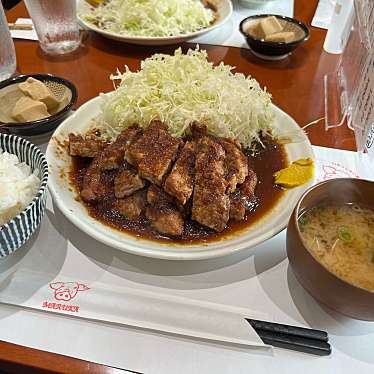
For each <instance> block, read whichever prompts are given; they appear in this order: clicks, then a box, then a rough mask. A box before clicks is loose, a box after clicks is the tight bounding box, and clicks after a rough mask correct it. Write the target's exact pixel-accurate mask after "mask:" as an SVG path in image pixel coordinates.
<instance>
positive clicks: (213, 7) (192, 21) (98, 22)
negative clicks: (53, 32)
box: [77, 0, 232, 45]
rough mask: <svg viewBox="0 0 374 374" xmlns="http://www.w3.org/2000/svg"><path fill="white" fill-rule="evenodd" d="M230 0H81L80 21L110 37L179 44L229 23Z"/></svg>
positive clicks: (145, 43)
mask: <svg viewBox="0 0 374 374" xmlns="http://www.w3.org/2000/svg"><path fill="white" fill-rule="evenodd" d="M231 14H232V3H231V1H230V0H183V1H181V0H142V1H138V0H106V1H103V2H102V4H100V5H99V6H95V7H93V6H91V5H90V4H89V3H88V2H87V1H86V0H77V15H78V19H79V21H80V23H81V24H82V25H83V26H84V27H86V28H87V29H89V30H92V31H95V32H97V33H99V34H101V35H103V36H105V37H107V38H109V39H114V40H119V41H122V42H126V43H131V44H140V45H167V44H177V43H181V42H184V41H187V40H189V39H193V38H196V37H198V36H200V35H203V34H205V33H207V32H209V31H211V30H213V29H215V28H217V27H219V26H221V25H222V24H223V23H224V22H226V21H227V20H228V19H229V18H230V16H231Z"/></svg>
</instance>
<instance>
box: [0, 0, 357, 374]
mask: <svg viewBox="0 0 374 374" xmlns="http://www.w3.org/2000/svg"><path fill="white" fill-rule="evenodd" d="M317 2H318V1H317V0H311V1H302V0H295V17H296V18H298V19H300V20H301V21H303V22H305V23H306V24H307V25H310V23H311V20H312V17H313V14H314V12H315V8H316V4H317ZM7 16H8V21H9V22H14V21H15V20H16V18H18V17H25V16H26V17H27V12H26V10H25V7H24V5H23V3H20V4H18V5H17V6H16V7H15V8H13V9H12V10H11V11H10V12H9V13H7ZM310 30H311V37H310V40H309V41H308V42H307V43H305V44H304V45H303V46H302V47H300V48H298V49H297V50H296V51H295V52H294V53H293V54H292V55H291V56H290V57H289V58H287V59H285V60H283V61H281V62H264V61H262V60H259V59H257V58H256V57H254V56H253V55H251V53H250V51H248V50H246V49H240V48H230V47H220V46H211V45H201V48H202V49H206V50H207V51H208V54H209V59H210V60H211V61H213V62H215V63H218V62H220V61H224V62H225V63H226V64H230V65H233V66H236V71H238V72H242V73H245V74H247V75H248V74H250V75H251V76H253V77H254V78H256V79H257V80H258V81H259V82H260V84H261V85H262V86H266V87H267V88H268V90H269V91H270V92H271V93H272V95H273V101H274V103H275V104H276V105H278V106H279V107H280V108H281V109H283V110H284V111H286V112H287V113H289V114H290V115H291V116H292V117H293V118H294V119H295V120H296V121H297V122H298V123H299V124H300V126H304V125H306V124H308V123H310V122H312V121H315V120H317V119H319V118H322V117H323V116H324V91H323V78H324V75H325V74H326V73H329V72H331V71H334V70H335V69H336V66H337V63H338V57H337V56H333V55H329V54H327V53H325V52H324V51H323V41H324V38H325V31H323V30H320V29H316V28H313V27H311V28H310ZM15 45H16V51H17V63H18V64H17V70H18V72H19V73H22V74H28V73H39V72H41V73H52V74H56V75H60V76H62V77H65V78H67V79H69V80H71V81H72V82H73V83H74V84H75V85H76V87H77V89H78V95H79V97H78V102H77V106H80V105H81V104H83V103H84V102H86V101H87V100H89V99H91V98H93V97H95V96H97V95H98V94H99V93H100V92H107V91H110V90H111V89H112V83H111V81H110V80H109V75H110V74H111V73H113V72H114V71H115V70H116V68H120V69H123V67H124V65H128V66H129V68H130V69H132V70H134V69H138V68H139V66H140V61H141V60H142V59H144V58H145V57H148V56H150V55H152V54H153V53H154V52H156V51H158V52H165V53H171V52H172V51H173V50H174V49H175V48H176V46H171V47H162V48H158V49H156V48H151V47H140V46H131V45H126V44H121V43H118V42H114V41H110V40H107V39H104V38H102V37H101V36H99V35H95V34H93V33H87V35H86V38H85V41H84V46H83V48H81V49H80V50H79V51H77V52H76V53H74V54H73V55H71V56H69V57H56V58H55V57H49V56H46V55H45V54H43V52H42V51H41V49H40V48H39V46H38V43H36V42H32V41H26V40H16V42H15ZM189 47H192V48H193V47H194V46H193V45H191V44H183V45H182V48H183V50H186V49H188V48H189ZM307 132H308V135H309V137H310V140H311V142H312V143H313V144H315V145H320V146H328V147H334V148H341V149H350V150H352V149H355V141H354V134H353V132H352V131H350V130H349V129H347V127H345V126H344V127H341V128H337V129H332V130H330V131H329V132H325V130H324V121H320V122H319V123H318V124H315V125H312V126H310V127H309V128H308V129H307ZM0 338H1V335H0ZM0 370H6V371H11V372H20V373H21V372H22V373H23V372H27V373H31V372H56V373H75V372H80V373H85V372H90V373H112V372H116V371H117V369H113V368H110V367H105V366H101V365H97V364H92V363H89V362H86V361H81V360H77V359H72V358H69V357H64V356H60V355H56V354H52V353H46V352H42V351H38V350H34V349H30V348H25V347H22V346H17V345H14V344H9V343H5V342H0Z"/></svg>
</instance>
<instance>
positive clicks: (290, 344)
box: [256, 330, 331, 356]
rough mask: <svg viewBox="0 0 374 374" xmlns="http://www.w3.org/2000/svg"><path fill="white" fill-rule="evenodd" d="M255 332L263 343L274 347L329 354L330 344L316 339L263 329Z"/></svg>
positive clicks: (319, 354)
mask: <svg viewBox="0 0 374 374" xmlns="http://www.w3.org/2000/svg"><path fill="white" fill-rule="evenodd" d="M256 332H257V334H258V335H259V337H260V338H261V340H262V341H263V342H264V343H265V344H269V345H272V346H274V347H279V348H286V349H291V350H293V351H298V352H303V353H311V354H314V355H318V356H328V355H330V354H331V346H330V344H329V343H326V342H324V341H321V340H317V339H308V338H301V337H299V336H295V335H287V334H281V333H272V332H269V331H264V330H256Z"/></svg>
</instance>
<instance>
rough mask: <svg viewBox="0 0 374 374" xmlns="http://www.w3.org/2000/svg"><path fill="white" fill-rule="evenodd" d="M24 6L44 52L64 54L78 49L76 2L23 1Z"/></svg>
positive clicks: (61, 0) (60, 0)
mask: <svg viewBox="0 0 374 374" xmlns="http://www.w3.org/2000/svg"><path fill="white" fill-rule="evenodd" d="M25 4H26V7H27V10H28V12H29V14H30V16H31V18H32V20H33V23H34V26H35V30H36V33H37V34H38V38H39V43H40V47H41V48H42V50H43V51H44V52H46V53H48V54H53V55H56V54H64V53H69V52H72V51H74V50H75V49H77V48H78V47H79V45H80V41H81V40H80V35H79V27H78V21H77V15H76V0H57V1H53V0H25Z"/></svg>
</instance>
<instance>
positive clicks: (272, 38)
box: [239, 14, 310, 60]
mask: <svg viewBox="0 0 374 374" xmlns="http://www.w3.org/2000/svg"><path fill="white" fill-rule="evenodd" d="M239 30H240V32H241V33H242V34H243V36H244V37H245V39H246V41H247V43H248V46H249V48H250V49H251V51H252V53H253V54H254V55H255V56H257V57H259V58H262V59H264V60H282V59H284V58H286V57H287V56H288V55H289V54H290V53H291V52H292V51H293V50H295V48H297V47H298V46H299V45H301V44H303V43H304V42H306V41H307V40H308V39H309V36H310V33H309V29H308V27H307V26H306V25H305V24H304V23H302V22H301V21H298V20H296V19H294V18H290V17H285V16H279V15H275V14H261V15H255V16H250V17H247V18H245V19H243V20H242V21H241V22H240V25H239Z"/></svg>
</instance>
